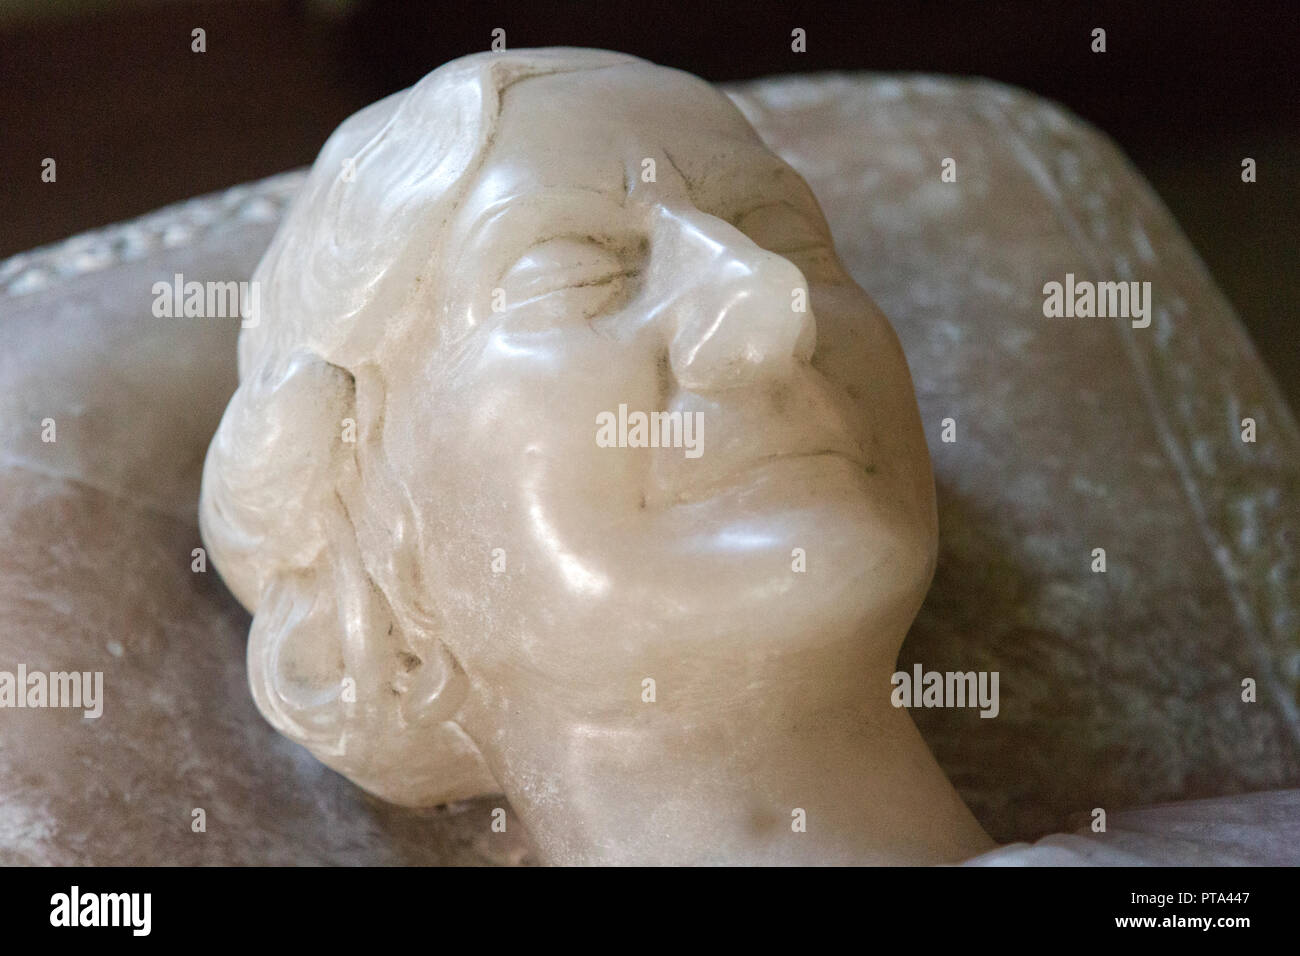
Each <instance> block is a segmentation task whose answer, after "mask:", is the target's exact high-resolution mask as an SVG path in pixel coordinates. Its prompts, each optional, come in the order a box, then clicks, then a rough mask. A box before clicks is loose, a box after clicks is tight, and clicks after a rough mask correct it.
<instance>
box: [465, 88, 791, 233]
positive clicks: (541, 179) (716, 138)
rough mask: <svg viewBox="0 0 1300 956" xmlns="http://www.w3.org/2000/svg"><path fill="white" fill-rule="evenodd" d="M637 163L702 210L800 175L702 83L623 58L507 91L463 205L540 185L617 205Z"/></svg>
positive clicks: (634, 180)
mask: <svg viewBox="0 0 1300 956" xmlns="http://www.w3.org/2000/svg"><path fill="white" fill-rule="evenodd" d="M645 160H653V161H654V163H655V167H656V169H655V179H656V183H655V186H656V187H657V188H656V191H657V192H661V193H669V192H674V191H676V192H682V191H685V192H687V193H688V194H689V197H690V198H691V199H692V200H693V201H694V202H695V203H696V204H697V205H699V206H701V207H702V208H704V207H707V206H722V205H726V203H727V200H728V198H730V197H731V196H733V195H735V194H738V193H740V192H743V191H744V190H745V189H746V188H747V187H751V186H752V185H754V182H755V181H756V180H758V181H772V180H780V179H782V178H784V177H785V176H789V177H790V178H791V179H792V180H795V181H798V177H797V176H795V175H794V174H793V173H792V172H791V171H790V170H789V169H788V167H786V166H785V164H784V163H782V162H781V161H780V160H779V159H778V158H777V157H776V156H775V155H773V154H772V153H771V151H770V150H768V149H767V147H766V146H765V145H764V144H763V142H762V140H760V139H759V138H758V135H757V134H756V133H755V132H754V131H753V129H752V128H751V127H750V126H749V124H748V123H747V122H746V121H745V119H744V118H743V117H742V116H741V115H740V113H739V112H738V111H737V110H736V109H735V107H733V106H732V105H731V103H730V101H729V100H727V99H726V97H725V96H723V95H722V94H721V93H720V92H718V91H717V90H715V89H714V88H713V87H712V86H710V85H709V84H708V83H705V82H704V81H702V80H699V79H697V78H695V77H693V76H690V75H689V74H685V73H680V72H678V71H676V70H669V69H665V68H663V67H656V66H651V65H649V64H626V65H619V66H614V67H606V68H604V69H597V70H582V71H577V72H572V73H563V74H557V75H551V76H543V77H534V78H531V79H527V80H522V81H520V82H517V83H515V84H513V85H512V86H510V87H509V88H508V89H506V90H505V91H504V93H503V94H502V108H501V115H500V117H499V120H498V123H497V128H496V130H495V135H494V137H493V141H492V145H491V147H490V148H489V152H488V155H487V157H486V161H485V163H484V167H483V169H482V171H481V174H480V177H479V179H478V182H477V183H476V186H475V188H474V190H473V194H474V201H473V202H471V203H470V205H472V206H477V207H479V208H483V207H484V206H488V205H492V204H494V203H496V202H499V201H501V200H505V199H509V198H512V197H514V196H519V195H523V194H526V193H531V192H535V191H538V190H544V189H547V188H579V189H586V190H595V191H598V192H602V193H606V194H608V195H609V196H610V198H612V199H615V200H616V201H619V202H622V201H623V199H624V197H625V196H626V194H627V190H628V188H629V187H630V186H632V185H633V184H636V185H637V186H638V187H640V186H641V183H640V179H641V173H642V170H643V163H644V161H645ZM665 165H666V166H668V167H670V168H661V167H664V166H665Z"/></svg>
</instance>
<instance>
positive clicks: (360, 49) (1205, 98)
mask: <svg viewBox="0 0 1300 956" xmlns="http://www.w3.org/2000/svg"><path fill="white" fill-rule="evenodd" d="M1297 21H1300V3H1297V2H1291V0H1276V2H1272V3H1266V2H1261V0H1253V2H1252V0H1237V2H1219V3H1214V2H1181V3H1150V2H1139V0H1130V2H1124V3H1119V2H1109V3H1105V2H1103V3H1075V4H1067V3H1056V2H1045V0H1040V2H1032V0H1014V2H1013V0H1005V2H1003V0H978V2H977V0H965V2H948V3H921V2H912V3H897V4H892V3H891V4H886V3H873V2H868V0H859V2H856V3H851V4H810V3H798V2H779V3H778V2H770V0H759V2H752V3H743V4H719V3H711V2H706V0H698V2H690V3H679V4H672V5H668V4H657V3H651V2H642V3H629V2H614V0H610V2H604V3H577V2H568V3H564V2H550V3H547V2H531V0H530V2H512V3H498V2H492V0H482V2H474V3H464V2H457V3H454V4H453V3H444V2H433V3H418V2H398V0H314V2H308V0H297V2H274V0H263V2H247V0H245V2H218V0H207V2H196V3H192V2H185V0H170V2H168V0H117V2H106V0H83V2H76V0H0V133H2V134H3V135H2V136H0V257H3V256H6V255H9V254H12V253H15V252H19V251H22V250H24V249H26V248H29V247H31V246H35V245H40V244H43V243H47V242H51V241H54V240H57V239H60V238H63V237H65V236H67V235H70V234H72V233H74V232H78V231H81V230H84V229H89V228H92V227H95V226H99V225H103V224H105V223H109V222H113V221H115V220H119V219H123V218H128V217H131V216H135V215H138V214H140V213H144V212H146V211H148V210H150V209H154V208H156V207H158V206H161V205H164V204H166V203H169V202H173V201H175V200H179V199H184V198H188V197H190V196H194V195H198V194H201V193H205V192H211V191H214V190H218V189H222V188H224V187H226V186H230V185H233V184H235V183H238V182H243V181H246V180H250V179H256V178H258V177H261V176H266V175H269V174H271V173H276V172H280V171H282V170H285V169H290V168H292V167H294V166H299V165H303V164H306V163H310V162H311V160H312V159H313V158H314V156H315V154H316V152H317V150H318V149H319V148H320V145H321V143H322V142H324V140H325V138H326V136H328V135H329V133H330V131H331V130H333V129H334V127H335V126H337V125H338V123H339V122H340V121H341V120H342V119H343V118H344V117H346V116H347V115H348V114H350V113H352V112H354V111H355V110H357V109H359V108H360V107H361V106H364V105H365V104H366V103H369V102H371V101H373V100H375V99H377V98H379V97H380V96H383V95H385V94H387V93H390V92H392V91H393V90H396V89H399V88H401V87H403V86H407V85H409V84H411V83H412V82H414V81H415V80H417V79H419V77H421V76H422V75H424V74H425V73H427V72H428V71H429V70H430V69H432V68H433V67H435V66H437V65H439V64H440V63H443V62H445V61H446V60H449V59H452V58H454V57H456V56H460V55H462V54H465V53H470V52H475V51H478V50H483V49H486V48H487V47H488V45H489V43H490V40H491V32H492V30H493V28H495V27H502V28H504V29H505V31H506V39H507V44H508V45H509V46H511V47H523V46H547V45H570V46H600V47H609V48H612V49H618V50H623V51H626V52H629V53H634V54H637V55H639V56H643V57H646V58H647V59H650V60H654V61H656V62H659V63H663V64H666V65H670V66H676V67H680V68H683V69H686V70H689V71H690V72H692V73H696V74H699V75H701V76H704V77H706V78H708V79H711V80H734V79H742V78H748V77H756V76H763V75H767V74H771V73H783V72H807V71H816V70H859V69H861V70H879V71H923V72H935V73H954V74H969V75H979V76H987V77H993V78H995V79H998V80H1002V81H1004V82H1007V83H1013V84H1016V85H1018V86H1022V87H1025V88H1026V89H1029V90H1032V91H1034V92H1036V93H1039V94H1041V95H1043V96H1047V97H1050V98H1052V99H1055V100H1057V101H1059V102H1061V103H1063V104H1065V105H1066V106H1068V107H1069V108H1070V109H1072V110H1073V111H1074V112H1076V113H1078V114H1079V115H1080V116H1082V117H1084V118H1085V119H1087V120H1089V121H1090V122H1092V123H1093V124H1094V125H1096V126H1098V127H1100V128H1101V129H1102V130H1104V131H1106V132H1107V133H1108V134H1110V136H1112V137H1113V138H1114V139H1115V140H1116V141H1118V143H1119V144H1120V146H1121V147H1122V148H1123V149H1124V151H1125V152H1126V153H1127V154H1128V155H1129V156H1130V157H1131V158H1132V160H1133V161H1134V163H1135V164H1136V165H1137V167H1138V168H1139V169H1140V170H1141V171H1142V173H1143V174H1144V175H1145V176H1146V177H1147V179H1148V180H1150V182H1151V183H1152V184H1153V185H1154V186H1155V188H1156V191H1157V192H1158V193H1159V194H1160V196H1161V197H1162V198H1163V199H1164V201H1165V202H1166V204H1167V205H1168V206H1169V207H1170V209H1171V210H1172V211H1173V213H1174V216H1175V217H1176V218H1177V219H1178V221H1179V222H1180V223H1181V224H1182V227H1183V229H1184V231H1185V232H1186V233H1187V235H1188V237H1189V238H1190V239H1191V241H1192V244H1193V245H1194V246H1195V247H1196V249H1197V251H1198V252H1199V253H1200V255H1201V257H1202V258H1203V259H1204V260H1205V261H1206V263H1207V264H1208V265H1209V267H1210V270H1211V272H1212V273H1213V274H1214V276H1215V278H1216V279H1217V280H1218V282H1219V285H1220V287H1221V288H1222V289H1223V290H1224V291H1225V292H1226V293H1227V295H1228V298H1229V299H1230V300H1231V301H1232V303H1233V304H1234V305H1235V306H1236V308H1237V310H1238V312H1239V314H1240V315H1241V316H1242V318H1243V320H1244V321H1245V323H1246V325H1247V327H1248V328H1249V330H1250V332H1251V335H1252V337H1253V338H1254V340H1255V342H1256V345H1257V346H1258V348H1259V350H1260V353H1261V355H1262V356H1263V358H1264V360H1265V362H1266V363H1267V364H1269V365H1270V366H1271V367H1272V368H1273V370H1274V372H1275V374H1276V375H1277V377H1278V379H1279V381H1280V382H1281V384H1282V387H1283V391H1284V392H1285V393H1286V395H1287V397H1288V398H1289V400H1290V402H1291V405H1292V407H1293V408H1296V407H1300V348H1297V345H1296V337H1295V336H1294V334H1293V331H1292V326H1293V323H1294V322H1295V320H1296V316H1297V308H1298V306H1300V278H1298V277H1297V275H1296V267H1297V255H1296V250H1297V248H1298V243H1297V239H1300V202H1298V201H1297V200H1298V199H1300V185H1298V177H1300V162H1298V161H1297V149H1296V148H1297V145H1300V97H1298V96H1297V84H1296V80H1295V73H1296V68H1297V65H1296V61H1297V54H1300V43H1298V42H1297V39H1298V33H1300V31H1298V30H1297ZM796 26H798V27H803V28H804V29H805V30H806V31H807V33H808V51H807V52H806V53H803V54H796V53H793V52H792V51H791V50H790V31H791V30H792V29H793V28H794V27H796ZM1098 26H1100V27H1103V28H1105V29H1106V34H1107V36H1106V39H1107V52H1106V53H1105V54H1094V53H1092V52H1091V51H1090V43H1091V31H1092V29H1093V28H1094V27H1098ZM195 27H203V28H204V29H205V30H206V31H207V52H206V53H203V54H196V53H192V52H191V50H190V31H191V30H192V29H194V28H195ZM47 156H50V157H54V158H55V160H56V161H57V163H58V181H57V183H55V184H43V183H41V181H40V169H41V167H40V163H41V160H42V159H43V158H45V157H47ZM1246 156H1250V157H1253V158H1254V159H1255V160H1256V161H1257V163H1258V182H1256V183H1254V184H1252V185H1247V184H1244V183H1242V181H1241V160H1242V158H1243V157H1246Z"/></svg>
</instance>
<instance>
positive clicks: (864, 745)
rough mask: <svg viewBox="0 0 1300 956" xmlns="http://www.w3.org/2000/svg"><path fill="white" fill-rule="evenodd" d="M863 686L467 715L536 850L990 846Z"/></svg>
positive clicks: (903, 722)
mask: <svg viewBox="0 0 1300 956" xmlns="http://www.w3.org/2000/svg"><path fill="white" fill-rule="evenodd" d="M857 696H861V695H860V694H858V695H857ZM874 696H879V697H880V700H879V701H876V702H875V705H874V706H866V705H863V704H861V703H858V702H854V703H845V702H844V701H845V700H852V697H847V698H843V697H842V698H840V699H839V700H838V701H837V700H827V699H826V698H825V697H824V696H823V697H822V698H821V699H817V700H813V701H811V703H810V702H809V700H808V698H806V697H798V698H796V697H792V696H791V695H790V694H785V695H764V694H761V693H753V692H752V691H751V692H750V693H748V694H744V695H735V694H722V693H719V694H717V695H715V696H714V697H713V698H712V700H713V701H714V703H713V705H712V706H710V707H709V708H707V710H701V709H698V708H697V709H694V710H691V711H689V712H686V711H682V710H680V709H675V708H673V707H672V706H671V705H670V704H667V703H638V706H637V707H636V708H635V709H634V710H629V711H627V713H625V714H623V715H617V714H616V715H614V716H613V717H610V716H603V717H602V718H601V719H600V720H598V721H584V720H583V719H579V718H576V717H574V716H572V715H564V714H562V713H561V711H560V710H559V709H558V708H557V707H556V706H555V702H554V701H553V700H552V701H550V702H543V701H539V702H538V704H537V705H536V706H534V707H511V706H509V705H498V706H494V707H492V708H491V711H490V717H491V723H492V724H493V725H494V729H495V731H496V733H489V734H486V735H484V734H482V729H485V727H486V719H487V717H488V716H489V715H488V713H487V711H486V709H485V710H483V711H481V712H480V713H479V714H477V715H474V716H472V717H471V718H470V720H471V722H473V723H477V724H479V725H480V726H479V733H476V734H474V736H476V738H477V739H479V740H493V741H494V742H495V746H493V747H492V748H491V750H492V752H491V753H490V754H489V761H490V762H491V763H492V764H493V770H494V772H495V773H496V774H497V779H498V780H500V781H501V782H502V784H503V785H504V789H505V791H506V795H507V797H508V798H509V799H510V803H511V806H512V807H514V809H515V811H516V812H517V813H518V814H519V816H520V818H521V819H522V820H523V822H524V824H525V825H526V826H527V827H528V829H529V831H530V833H531V834H532V836H533V839H534V842H535V844H536V845H537V847H538V850H539V852H540V853H541V855H542V858H543V860H544V861H545V862H547V863H557V864H642V865H655V864H845V865H852V864H868V865H869V864H931V863H952V862H957V861H960V860H963V859H966V858H968V857H970V856H973V855H975V854H977V853H980V852H983V851H985V850H987V849H990V848H991V847H992V846H993V843H992V841H991V840H990V839H989V838H988V836H987V835H986V834H985V833H984V832H983V830H981V829H980V827H979V824H978V823H976V821H975V819H974V817H973V816H972V815H971V813H970V811H969V810H968V809H967V808H966V806H965V805H964V804H963V803H962V802H961V799H960V797H958V795H957V793H956V791H955V790H954V789H953V788H952V786H951V784H949V782H948V780H947V778H946V777H945V776H944V774H943V771H942V770H941V769H940V768H939V766H938V764H936V763H935V761H934V758H933V757H932V756H931V754H930V751H929V750H928V748H927V747H926V745H925V743H924V741H923V740H922V739H921V736H920V734H919V733H918V732H917V730H916V727H915V725H914V724H913V723H912V720H911V717H910V716H909V715H908V714H907V712H906V711H905V710H899V709H895V708H894V707H892V706H890V705H889V704H888V702H887V700H886V699H885V695H873V697H874ZM720 701H722V702H723V703H719V702H720ZM543 704H546V706H543ZM795 704H798V705H799V706H794V705H795ZM538 714H544V715H545V716H543V717H542V718H540V719H539V718H538Z"/></svg>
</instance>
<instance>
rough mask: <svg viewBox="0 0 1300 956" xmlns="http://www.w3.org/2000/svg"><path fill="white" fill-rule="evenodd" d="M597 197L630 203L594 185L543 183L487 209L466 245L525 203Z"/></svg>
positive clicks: (611, 204)
mask: <svg viewBox="0 0 1300 956" xmlns="http://www.w3.org/2000/svg"><path fill="white" fill-rule="evenodd" d="M592 197H595V198H596V199H598V200H599V201H600V202H602V203H603V204H605V205H606V206H607V207H608V208H610V209H618V210H625V209H626V208H627V207H626V204H625V203H622V202H619V201H618V200H617V199H615V198H614V197H613V196H611V195H610V193H609V192H607V191H605V190H601V189H595V188H593V187H590V186H543V187H541V188H539V189H530V190H528V191H527V192H521V193H516V194H515V195H513V196H510V197H509V198H506V199H499V200H497V201H496V202H494V203H492V205H490V206H489V207H488V208H487V209H485V210H483V212H482V213H481V214H479V216H478V218H476V219H475V220H474V222H473V224H472V225H471V226H470V228H469V231H468V233H467V234H466V241H465V244H466V245H467V246H468V245H471V244H473V242H474V240H475V239H477V238H478V236H479V234H480V233H481V232H483V230H485V229H488V228H493V227H495V225H496V224H498V223H502V222H504V221H507V220H509V219H510V218H511V211H512V210H513V209H516V208H518V207H519V206H520V205H522V204H523V203H525V202H535V201H538V200H540V201H541V202H542V203H544V204H546V205H556V206H560V205H565V204H571V203H575V202H578V201H581V202H590V201H591V199H592Z"/></svg>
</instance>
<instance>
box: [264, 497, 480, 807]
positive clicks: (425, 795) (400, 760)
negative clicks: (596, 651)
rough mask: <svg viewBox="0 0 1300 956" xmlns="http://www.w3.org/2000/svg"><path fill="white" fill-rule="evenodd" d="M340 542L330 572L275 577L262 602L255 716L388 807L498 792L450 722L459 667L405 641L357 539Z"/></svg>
mask: <svg viewBox="0 0 1300 956" xmlns="http://www.w3.org/2000/svg"><path fill="white" fill-rule="evenodd" d="M341 510H342V509H341V508H340V509H339V511H340V512H341ZM334 517H335V519H336V520H337V519H340V518H341V519H342V520H344V521H345V520H346V518H345V517H343V516H341V515H335V516H334ZM335 541H337V542H338V544H337V545H332V546H331V548H330V549H328V550H327V552H326V555H327V556H328V558H329V561H330V565H331V566H329V567H321V566H319V565H318V566H316V567H313V568H310V569H307V570H304V571H299V572H293V573H286V574H276V575H274V576H273V577H272V580H271V582H270V584H269V586H268V588H267V590H266V592H265V593H264V594H263V595H262V600H261V602H260V603H259V606H258V611H257V614H256V615H255V616H254V618H253V628H252V631H251V632H250V634H249V643H248V676H249V684H250V685H251V688H252V691H253V699H254V700H255V701H256V703H257V706H258V709H259V710H260V711H261V712H262V714H263V716H265V717H266V719H267V720H268V721H269V722H270V723H271V725H272V726H274V727H275V728H276V729H277V730H278V731H280V732H281V733H282V734H284V735H285V736H286V737H288V738H289V739H290V740H293V741H295V742H297V743H300V744H302V745H303V746H304V747H306V748H307V749H308V750H310V751H311V752H312V753H313V754H314V755H315V756H316V757H317V758H318V759H319V760H321V761H322V762H323V763H325V764H326V765H328V766H330V767H332V768H333V769H335V770H337V771H338V772H339V773H342V774H343V775H344V776H346V777H347V778H348V779H350V780H352V781H353V782H354V783H356V784H358V785H360V786H361V787H364V788H365V789H367V790H369V791H371V792H372V793H375V794H376V795H378V796H380V797H383V798H384V799H386V800H389V801H391V802H394V803H400V804H404V805H408V806H434V805H437V804H441V803H448V802H450V801H453V800H461V799H466V798H468V797H472V796H480V795H483V794H487V793H497V792H499V791H500V787H499V786H498V785H497V783H496V781H495V779H494V778H493V776H492V773H491V771H489V770H488V767H487V764H486V762H485V761H484V759H483V756H482V754H481V753H480V751H479V749H478V747H477V746H476V745H475V743H474V742H473V741H472V740H471V739H470V738H469V736H468V735H467V734H466V733H465V731H464V730H463V729H462V728H461V726H460V724H459V723H458V722H457V716H458V712H459V710H460V707H461V704H462V703H463V702H464V700H465V698H466V696H467V694H468V692H469V682H468V679H467V678H466V676H465V674H464V672H463V671H462V670H461V669H460V667H459V666H458V665H457V664H456V661H455V660H454V659H453V658H452V656H451V654H450V653H449V652H448V651H447V650H446V648H445V647H444V646H443V645H442V642H441V641H439V640H437V639H436V638H431V639H428V640H421V641H420V642H418V649H413V648H412V647H410V646H408V643H407V641H406V640H405V635H403V634H402V633H401V632H400V631H399V629H398V625H397V623H396V622H395V620H394V618H393V615H392V613H391V611H390V609H389V607H388V603H387V601H386V600H385V599H384V597H383V595H382V594H381V593H380V591H379V589H378V588H376V587H374V586H373V584H372V583H371V582H370V580H369V579H368V578H367V577H366V576H365V573H364V571H363V570H362V567H361V563H360V556H359V555H357V554H356V553H355V537H354V536H353V535H351V534H346V535H344V536H343V537H342V540H340V539H338V538H335Z"/></svg>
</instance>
